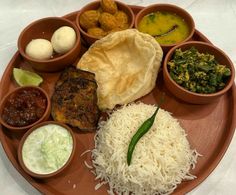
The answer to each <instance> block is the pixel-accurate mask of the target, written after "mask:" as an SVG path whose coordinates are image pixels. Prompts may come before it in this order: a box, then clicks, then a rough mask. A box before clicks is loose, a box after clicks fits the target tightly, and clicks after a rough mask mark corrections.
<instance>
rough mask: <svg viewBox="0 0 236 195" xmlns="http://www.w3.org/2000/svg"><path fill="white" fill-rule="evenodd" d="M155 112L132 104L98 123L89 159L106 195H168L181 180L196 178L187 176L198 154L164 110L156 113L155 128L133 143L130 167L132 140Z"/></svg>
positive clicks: (152, 109) (150, 107) (148, 107)
mask: <svg viewBox="0 0 236 195" xmlns="http://www.w3.org/2000/svg"><path fill="white" fill-rule="evenodd" d="M155 109H156V107H155V106H152V105H146V104H143V103H133V104H130V105H126V106H123V107H122V108H121V109H118V110H116V111H114V112H113V113H112V114H111V115H110V117H109V119H108V120H107V121H106V122H101V123H100V127H99V130H98V132H97V134H96V135H95V149H93V150H92V159H93V166H94V167H95V172H96V179H100V180H101V181H103V182H104V181H105V182H108V184H109V187H110V190H109V191H108V192H109V193H110V194H113V192H116V193H117V194H129V193H131V194H137V195H141V194H147V195H151V194H170V193H171V192H173V191H174V189H175V188H176V187H177V185H178V184H180V183H181V181H182V180H191V179H194V178H195V176H193V175H192V174H190V173H189V171H190V169H193V168H194V167H195V164H196V162H197V157H198V155H199V154H198V153H197V152H196V150H192V149H190V145H189V142H188V140H187V138H186V134H185V131H184V129H183V128H182V127H181V126H180V124H179V122H178V121H177V120H176V119H174V118H173V117H172V116H171V115H170V113H168V112H167V111H165V110H163V109H159V111H158V113H157V115H156V119H155V122H154V124H153V126H152V127H151V129H150V130H149V131H148V132H147V133H146V134H145V135H144V136H143V137H142V138H141V139H140V140H139V142H138V143H137V145H136V147H135V150H134V153H133V157H132V161H131V165H130V166H128V164H127V160H126V158H127V150H128V145H129V143H130V141H131V138H132V136H133V135H134V134H135V132H136V131H137V130H138V128H139V127H140V126H141V124H142V123H143V122H144V121H145V120H146V119H147V118H149V117H150V116H151V115H152V114H153V113H154V111H155Z"/></svg>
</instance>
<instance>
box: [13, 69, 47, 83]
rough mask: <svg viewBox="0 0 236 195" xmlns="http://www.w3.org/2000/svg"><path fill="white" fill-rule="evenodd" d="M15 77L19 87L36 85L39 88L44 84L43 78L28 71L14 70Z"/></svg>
mask: <svg viewBox="0 0 236 195" xmlns="http://www.w3.org/2000/svg"><path fill="white" fill-rule="evenodd" d="M13 77H14V79H15V81H16V82H17V84H18V85H20V86H27V85H34V86H39V85H40V83H42V82H43V78H42V77H41V76H39V75H38V74H36V73H35V72H30V71H28V70H22V69H20V68H13Z"/></svg>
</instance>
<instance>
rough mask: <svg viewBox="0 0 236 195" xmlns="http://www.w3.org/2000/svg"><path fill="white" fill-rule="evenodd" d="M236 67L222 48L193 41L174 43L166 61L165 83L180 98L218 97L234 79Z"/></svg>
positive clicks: (204, 99) (190, 100)
mask: <svg viewBox="0 0 236 195" xmlns="http://www.w3.org/2000/svg"><path fill="white" fill-rule="evenodd" d="M234 76H235V70H234V66H233V63H232V62H231V60H230V59H229V57H228V56H227V55H226V54H225V53H224V52H223V51H222V50H220V49H219V48H217V47H215V46H213V45H211V44H209V43H204V42H199V41H190V42H185V43H182V44H179V45H177V46H175V47H173V48H172V49H171V50H170V51H169V52H168V53H167V55H166V57H165V60H164V65H163V77H164V83H165V85H166V87H167V89H168V90H169V91H170V92H171V93H172V94H174V95H175V96H176V97H177V98H179V99H181V100H183V101H185V102H188V103H193V104H207V103H211V102H213V101H216V100H217V99H218V98H219V97H220V96H222V95H223V94H224V93H226V92H227V91H228V90H229V89H230V88H231V87H232V85H233V83H234Z"/></svg>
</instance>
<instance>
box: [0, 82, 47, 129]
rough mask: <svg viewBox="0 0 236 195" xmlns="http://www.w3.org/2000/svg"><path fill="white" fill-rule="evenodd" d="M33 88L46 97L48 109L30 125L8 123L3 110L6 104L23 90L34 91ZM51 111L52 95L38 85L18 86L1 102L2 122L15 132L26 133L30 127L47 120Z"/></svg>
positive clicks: (0, 119) (0, 118)
mask: <svg viewBox="0 0 236 195" xmlns="http://www.w3.org/2000/svg"><path fill="white" fill-rule="evenodd" d="M32 90H36V91H38V92H40V94H41V95H42V97H44V98H45V99H46V109H45V111H44V113H43V115H42V116H41V117H40V118H39V119H38V120H37V121H35V122H33V123H31V124H29V125H26V126H13V125H10V124H8V123H7V122H6V121H5V120H4V119H3V111H4V108H5V106H6V104H7V103H8V101H9V99H10V98H13V97H15V96H16V95H17V94H18V93H20V92H22V91H28V92H30V93H32ZM50 112H51V101H50V97H49V96H48V94H47V92H46V91H45V90H43V89H42V88H40V87H36V86H25V87H18V88H16V89H14V90H13V91H11V92H9V93H8V94H7V95H6V96H5V97H4V98H3V99H2V101H1V104H0V122H1V124H2V125H3V126H5V127H6V128H7V129H9V130H12V131H13V132H15V133H24V132H25V131H27V130H28V129H30V128H31V127H33V126H34V125H36V124H38V123H40V122H43V121H46V120H47V119H48V118H49V116H50Z"/></svg>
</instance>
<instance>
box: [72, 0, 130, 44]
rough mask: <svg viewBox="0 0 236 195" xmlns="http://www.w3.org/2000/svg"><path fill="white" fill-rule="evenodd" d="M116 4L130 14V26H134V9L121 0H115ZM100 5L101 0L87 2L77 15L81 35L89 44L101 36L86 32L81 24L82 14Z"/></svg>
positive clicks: (119, 8)
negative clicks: (97, 36) (120, 0)
mask: <svg viewBox="0 0 236 195" xmlns="http://www.w3.org/2000/svg"><path fill="white" fill-rule="evenodd" d="M115 2H116V4H117V7H118V10H122V11H124V12H125V13H126V14H127V15H128V16H129V22H130V25H129V27H128V28H132V27H133V26H134V20H135V16H134V13H133V11H132V10H131V8H130V7H129V6H128V5H126V4H124V3H122V2H119V1H115ZM99 7H100V1H94V2H92V3H89V4H87V5H86V6H85V7H83V8H82V9H81V10H80V11H79V13H78V15H77V17H76V25H77V26H78V28H79V30H80V33H81V36H82V37H83V38H84V40H85V41H86V42H87V43H88V44H89V45H91V44H93V43H94V42H95V41H97V40H98V39H99V38H96V37H94V36H92V35H90V34H88V33H87V32H86V30H85V29H83V28H82V27H81V26H80V22H79V21H80V16H81V14H82V13H84V12H85V11H88V10H97V9H98V8H99Z"/></svg>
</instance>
